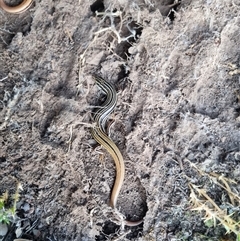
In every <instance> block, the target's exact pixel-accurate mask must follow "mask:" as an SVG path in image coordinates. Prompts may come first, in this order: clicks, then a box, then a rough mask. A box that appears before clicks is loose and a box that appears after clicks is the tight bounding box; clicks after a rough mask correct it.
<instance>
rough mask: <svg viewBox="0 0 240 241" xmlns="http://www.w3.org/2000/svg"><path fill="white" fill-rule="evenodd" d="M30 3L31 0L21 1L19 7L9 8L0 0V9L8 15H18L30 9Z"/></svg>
mask: <svg viewBox="0 0 240 241" xmlns="http://www.w3.org/2000/svg"><path fill="white" fill-rule="evenodd" d="M32 2H33V0H23V1H22V3H20V4H19V5H17V6H15V7H10V6H8V5H7V4H6V3H5V2H4V0H0V7H1V8H2V9H3V10H5V11H6V12H8V13H15V14H19V13H22V12H24V11H26V10H27V9H28V8H30V6H31V4H32Z"/></svg>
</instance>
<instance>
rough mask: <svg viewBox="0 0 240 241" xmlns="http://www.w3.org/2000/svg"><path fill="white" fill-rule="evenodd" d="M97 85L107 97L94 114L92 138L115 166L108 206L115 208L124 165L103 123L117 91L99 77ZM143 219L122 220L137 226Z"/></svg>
mask: <svg viewBox="0 0 240 241" xmlns="http://www.w3.org/2000/svg"><path fill="white" fill-rule="evenodd" d="M95 80H96V83H97V85H98V86H99V87H100V88H101V89H102V90H103V91H104V92H105V93H106V94H107V99H106V101H105V102H104V104H103V107H102V108H100V109H99V110H98V111H97V112H96V114H95V115H94V117H93V118H94V121H95V122H96V126H95V127H93V128H91V133H92V136H93V138H94V139H95V140H96V141H97V142H98V143H99V144H100V145H102V146H103V147H104V148H105V149H106V150H107V151H108V152H109V153H110V155H111V156H112V158H113V160H114V162H115V166H116V179H115V182H114V186H113V189H112V193H111V198H110V206H111V207H112V208H116V204H117V198H118V195H119V193H120V190H121V187H122V185H123V181H124V175H125V165H124V161H123V156H122V154H121V152H120V151H119V149H118V147H117V146H116V145H115V143H114V142H113V141H112V140H111V139H110V138H109V137H108V136H107V134H106V133H105V124H106V120H107V117H108V116H109V114H110V113H112V111H113V109H114V108H115V106H116V103H117V93H116V90H115V88H114V87H113V86H112V85H111V84H110V83H108V82H107V81H105V80H104V79H102V78H100V77H95ZM142 222H143V220H139V221H136V222H132V221H128V220H124V224H125V225H127V226H137V225H139V224H141V223H142Z"/></svg>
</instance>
